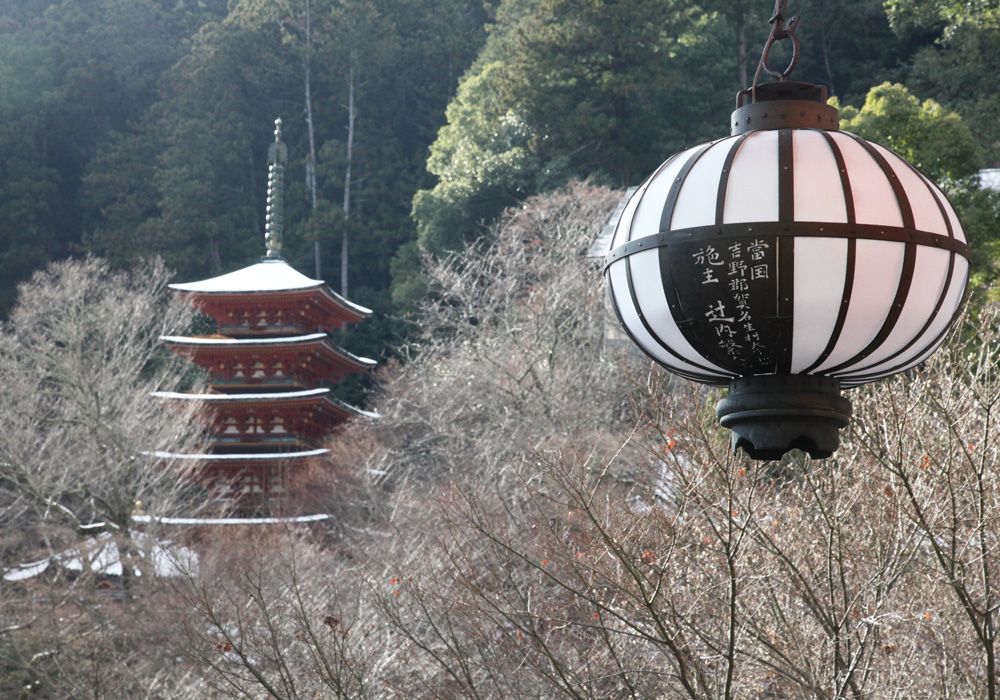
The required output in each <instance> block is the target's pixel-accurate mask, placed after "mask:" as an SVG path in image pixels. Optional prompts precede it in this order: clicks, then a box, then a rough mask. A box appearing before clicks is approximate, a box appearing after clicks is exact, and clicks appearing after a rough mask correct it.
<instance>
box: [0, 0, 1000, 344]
mask: <svg viewBox="0 0 1000 700" xmlns="http://www.w3.org/2000/svg"><path fill="white" fill-rule="evenodd" d="M976 7H977V8H980V9H975V8H972V9H970V8H967V7H965V5H959V4H953V3H951V2H948V1H946V0H939V1H938V2H934V3H928V2H915V1H914V0H896V1H894V2H889V3H883V2H882V0H840V1H838V2H829V0H793V2H792V4H791V7H790V8H789V9H790V11H791V12H794V13H797V14H799V15H801V16H802V21H801V24H800V28H799V30H798V34H799V36H800V37H801V40H802V47H803V51H802V57H801V61H800V64H799V68H798V70H797V72H796V74H795V77H796V78H798V79H804V80H811V81H814V82H821V83H824V84H826V85H828V86H830V88H831V91H832V94H834V95H836V96H838V98H839V99H840V101H841V104H842V105H854V106H856V107H859V108H860V107H861V106H862V105H863V103H864V101H865V98H866V95H867V93H868V91H869V89H871V88H872V87H875V86H877V85H880V84H882V83H883V82H886V81H889V82H893V83H899V84H903V85H906V86H908V87H909V89H910V91H911V92H912V94H913V95H914V96H916V97H917V98H918V99H919V100H920V101H921V102H922V101H924V100H927V99H933V100H935V101H936V102H937V103H939V104H940V105H941V106H942V107H943V108H944V113H947V112H948V111H950V110H955V111H956V112H957V113H958V115H960V116H961V117H962V120H963V123H964V124H966V125H967V127H968V128H969V129H970V130H971V132H972V134H973V136H974V139H975V146H974V149H973V150H974V151H975V153H974V157H972V158H968V159H966V161H965V163H966V166H967V168H966V169H967V170H969V169H974V168H976V167H979V166H980V165H985V166H989V165H997V164H1000V131H998V127H997V126H996V123H997V120H996V119H995V118H993V116H994V115H995V114H996V111H997V110H996V107H997V98H996V96H995V94H994V93H993V91H991V90H988V89H984V86H988V85H989V84H990V79H991V76H993V75H994V74H995V73H996V68H997V66H996V63H997V62H998V61H1000V58H998V56H1000V52H998V51H997V50H995V49H996V47H997V45H998V44H997V42H998V39H997V34H998V32H997V30H996V23H997V20H996V12H995V10H991V9H989V5H988V4H987V5H983V6H981V7H980V6H979V5H977V6H976ZM771 10H772V3H771V2H769V1H768V0H756V1H754V2H751V1H750V0H726V1H725V2H721V1H717V0H705V1H704V2H694V3H692V2H687V1H682V0H625V1H621V2H614V3H612V2H603V1H599V0H587V1H586V2H579V1H578V0H230V1H229V2H226V1H225V0H198V1H197V2H192V1H190V0H128V1H126V0H61V1H56V0H5V1H4V2H2V3H0V114H2V117H3V119H2V126H0V153H2V154H3V159H2V164H0V316H5V315H6V314H7V313H8V312H9V311H10V308H11V304H12V303H13V300H14V290H15V287H16V285H17V283H18V282H19V281H21V280H23V279H26V278H27V276H28V275H29V274H30V273H31V272H32V271H33V270H36V269H39V268H41V267H43V266H44V265H45V264H46V263H47V262H49V261H52V260H58V259H61V258H64V257H66V256H71V255H80V254H81V253H83V252H92V253H95V254H98V255H101V256H104V257H106V258H107V259H108V260H109V261H110V262H111V264H112V265H115V266H127V265H129V264H131V263H133V262H135V261H136V260H138V259H139V258H142V257H145V256H149V255H154V254H155V255H160V256H162V257H163V258H164V259H165V261H166V262H167V264H168V266H170V267H171V268H172V269H174V270H175V271H176V275H177V279H180V280H193V279H199V278H202V277H205V276H208V275H213V274H216V273H220V272H225V271H229V270H232V269H236V268H238V267H240V266H242V265H245V264H247V263H248V262H251V261H253V260H254V259H256V257H257V256H259V255H260V253H261V251H262V245H261V237H262V231H263V208H264V189H265V184H266V172H265V164H264V160H265V154H266V148H267V143H268V141H269V140H270V137H271V124H272V122H273V120H274V119H275V118H277V117H281V118H282V119H283V120H284V123H285V128H284V134H285V140H286V141H287V143H288V145H289V149H290V155H291V160H290V166H289V171H288V183H289V184H288V192H287V202H286V210H287V213H286V216H287V219H288V221H287V229H288V234H289V235H288V236H287V242H286V254H287V256H288V257H289V259H290V261H291V262H292V264H293V265H295V266H296V267H298V268H299V269H300V270H303V271H305V272H308V273H310V274H312V273H314V272H315V271H317V270H318V273H319V274H320V275H321V276H322V277H323V278H324V279H326V280H328V281H329V282H330V283H331V284H332V286H333V287H334V288H335V289H338V290H341V289H345V288H346V290H347V292H348V295H349V296H350V297H351V298H352V299H354V300H356V301H358V302H359V303H362V304H365V305H367V306H370V307H372V308H374V310H375V311H376V314H375V318H374V319H373V320H372V321H370V322H368V323H366V324H362V325H361V326H359V327H358V328H357V329H356V330H353V331H352V333H354V336H352V337H350V338H347V339H345V341H344V344H345V345H346V346H348V347H351V348H352V349H353V350H355V351H357V352H361V353H363V354H365V353H367V354H369V355H372V356H382V357H384V356H385V354H386V353H387V352H391V351H390V350H388V348H391V347H394V346H395V345H396V344H398V341H399V339H400V337H401V336H402V335H405V334H406V333H407V332H409V330H408V329H409V326H407V324H406V323H402V322H400V321H399V319H400V318H401V317H403V315H404V314H405V313H406V312H407V311H408V310H409V309H411V308H412V305H413V304H414V302H415V301H416V300H418V299H419V298H420V297H421V296H422V294H423V293H424V292H425V291H426V290H425V286H424V284H423V282H422V280H421V275H420V272H419V270H420V262H419V259H420V255H421V251H422V250H423V251H429V252H431V253H433V254H437V255H441V254H443V253H445V252H446V251H449V250H457V249H459V248H460V247H461V246H462V245H463V244H464V243H466V242H469V241H472V240H475V239H477V238H478V237H479V236H481V235H482V233H483V231H484V230H485V229H484V225H485V224H486V223H487V222H488V221H490V220H491V219H492V218H493V217H495V216H496V215H497V214H498V213H499V212H500V211H501V210H502V209H503V208H505V207H507V206H510V205H511V204H514V203H517V202H519V201H521V200H522V199H523V198H524V197H527V196H530V195H531V194H535V193H539V192H544V191H546V190H548V189H551V188H553V187H557V186H559V185H561V184H563V183H565V182H566V181H567V180H568V179H569V178H571V177H590V178H595V179H596V180H595V181H601V182H605V183H608V184H611V185H615V186H625V185H630V184H636V183H637V182H638V181H639V180H641V179H642V178H643V177H644V176H645V175H646V174H647V173H648V172H649V171H650V170H651V169H652V168H653V167H655V166H656V165H657V164H658V163H659V162H660V161H661V160H663V159H664V158H665V157H666V156H668V155H670V154H671V153H673V152H675V151H677V150H679V149H681V148H682V147H685V146H687V145H691V144H693V143H696V142H698V141H701V140H705V139H709V138H714V137H717V136H720V135H723V134H724V133H725V129H726V115H727V114H728V112H729V111H730V110H731V108H732V104H733V97H734V95H735V93H736V91H737V90H738V89H739V88H741V87H745V86H746V85H747V84H748V83H749V82H750V81H751V80H752V79H753V75H754V71H755V69H756V64H757V59H758V56H759V52H760V49H761V47H762V45H763V41H764V38H765V37H766V33H767V31H768V29H769V25H768V23H767V20H768V18H769V16H770V12H771ZM962 174H963V175H967V174H968V173H967V172H966V173H962ZM411 214H412V216H411ZM984 216H985V217H986V218H987V219H989V215H988V213H987V214H983V213H982V211H980V212H979V213H975V214H973V215H972V218H974V219H977V220H978V219H981V218H983V217H984ZM345 240H346V242H347V245H346V246H345V244H344V243H345ZM345 250H346V251H347V256H346V260H345V256H344V255H343V252H344V251H345ZM317 252H318V253H319V256H318V257H319V260H318V263H317V260H316V258H317ZM345 271H346V275H345V274H344V272H345Z"/></svg>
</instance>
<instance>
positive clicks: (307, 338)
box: [160, 333, 326, 347]
mask: <svg viewBox="0 0 1000 700" xmlns="http://www.w3.org/2000/svg"><path fill="white" fill-rule="evenodd" d="M323 338H326V333H308V334H306V335H292V336H288V337H285V338H198V337H194V336H186V335H161V336H160V340H162V341H163V342H165V343H177V344H179V345H207V346H213V345H214V346H216V347H240V346H245V345H296V344H298V343H311V342H313V341H316V340H322V339H323Z"/></svg>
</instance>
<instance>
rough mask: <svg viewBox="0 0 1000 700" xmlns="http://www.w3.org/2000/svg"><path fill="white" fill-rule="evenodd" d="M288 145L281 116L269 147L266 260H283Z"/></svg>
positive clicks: (265, 239) (265, 238)
mask: <svg viewBox="0 0 1000 700" xmlns="http://www.w3.org/2000/svg"><path fill="white" fill-rule="evenodd" d="M286 163H288V147H287V146H285V144H284V143H283V142H282V141H281V118H280V117H279V118H278V119H275V120H274V143H272V144H271V147H270V148H268V149H267V216H266V218H265V226H264V242H265V244H267V255H265V256H264V258H263V259H264V260H281V239H282V231H283V228H284V208H285V203H284V198H285V164H286Z"/></svg>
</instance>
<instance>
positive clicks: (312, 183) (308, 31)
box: [302, 0, 323, 280]
mask: <svg viewBox="0 0 1000 700" xmlns="http://www.w3.org/2000/svg"><path fill="white" fill-rule="evenodd" d="M305 35H306V36H305V39H306V50H305V53H304V54H303V55H302V72H303V75H304V76H305V79H304V82H305V84H304V88H305V96H306V130H307V131H308V132H309V162H308V163H306V186H307V187H308V188H309V193H310V195H312V214H313V217H314V220H315V216H316V207H317V206H318V204H319V196H318V194H317V191H316V190H317V187H316V126H315V122H314V120H313V106H312V5H311V3H310V0H306V16H305ZM313 255H314V257H315V258H316V279H318V280H319V279H323V278H322V277H321V276H320V272H321V270H320V243H319V232H318V231H317V232H316V240H315V242H314V243H313Z"/></svg>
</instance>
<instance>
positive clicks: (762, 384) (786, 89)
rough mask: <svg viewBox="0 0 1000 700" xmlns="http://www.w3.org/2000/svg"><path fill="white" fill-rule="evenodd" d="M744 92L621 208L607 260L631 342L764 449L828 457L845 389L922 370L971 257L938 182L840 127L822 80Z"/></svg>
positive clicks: (841, 421)
mask: <svg viewBox="0 0 1000 700" xmlns="http://www.w3.org/2000/svg"><path fill="white" fill-rule="evenodd" d="M754 92H755V93H756V100H755V101H754V102H752V103H750V104H742V102H743V101H748V100H747V98H748V97H749V96H750V91H744V92H743V93H741V94H740V98H739V100H740V101H739V102H738V105H737V110H736V111H735V112H734V113H733V118H732V135H731V136H730V137H728V138H724V139H720V140H718V141H713V142H711V143H706V144H702V145H699V146H695V147H694V148H690V149H688V150H686V151H683V152H681V153H679V154H677V155H675V156H673V157H672V158H670V159H669V160H668V161H666V162H665V163H664V164H663V165H661V166H660V168H659V169H658V170H657V171H656V172H655V173H653V174H652V175H651V176H650V177H649V178H647V180H646V181H645V182H644V183H643V184H642V185H641V186H640V187H639V188H638V189H637V191H636V192H635V194H634V195H633V196H632V197H631V199H630V200H629V202H628V204H627V206H626V207H625V209H624V211H623V213H622V216H621V219H620V221H619V223H618V226H617V229H616V231H615V235H614V239H613V243H612V249H611V252H610V253H609V254H608V256H607V258H606V261H605V275H606V278H607V281H608V285H609V289H610V293H611V298H612V301H613V305H614V307H615V310H616V312H617V314H618V317H619V320H620V321H621V323H622V325H623V326H624V328H625V330H626V332H627V333H628V334H629V336H630V337H631V338H632V340H633V341H634V342H635V343H636V344H637V345H638V346H639V347H640V348H641V349H642V350H643V351H645V352H646V354H648V355H649V356H650V357H652V358H653V359H654V360H656V361H657V362H658V363H660V364H661V365H663V366H664V367H666V368H667V369H669V370H671V371H672V372H675V373H677V374H679V375H681V376H683V377H686V378H688V379H692V380H695V381H699V382H704V383H706V384H711V385H717V386H726V385H728V386H729V389H730V393H729V397H728V398H726V399H723V400H722V401H720V402H719V405H718V415H719V418H720V422H721V423H722V425H723V426H726V427H728V428H731V429H732V430H733V447H734V449H736V448H744V449H745V450H746V451H747V453H748V454H749V455H750V456H751V457H752V458H755V459H776V458H778V457H780V456H781V455H782V454H784V453H785V452H787V451H788V450H790V449H793V448H800V449H803V450H805V451H807V452H809V453H810V454H811V455H812V456H813V457H817V458H821V457H827V456H829V455H830V454H832V453H833V452H834V451H835V450H836V448H837V445H838V442H839V438H838V430H839V428H841V427H843V426H844V425H846V424H847V421H848V419H849V418H850V413H851V407H850V402H849V401H848V400H847V399H846V398H844V397H842V396H841V395H840V390H841V387H844V388H849V387H854V386H858V385H860V384H864V383H866V382H871V381H875V380H878V379H882V378H884V377H888V376H890V375H892V374H895V373H897V372H902V371H904V370H907V369H909V368H911V367H914V366H916V365H918V364H920V363H921V362H922V361H923V360H925V359H926V358H927V357H928V356H929V355H930V354H931V353H932V352H934V350H935V349H936V348H937V347H938V346H939V345H940V344H941V342H942V340H943V339H944V336H945V334H946V332H947V331H948V329H949V328H950V327H951V325H952V323H953V321H954V319H955V317H956V315H957V314H958V311H959V309H960V307H961V304H962V301H963V298H964V296H965V290H966V285H967V282H968V276H969V250H968V245H967V241H966V237H965V233H964V232H963V230H962V225H961V223H960V222H959V219H958V216H957V215H956V213H955V210H954V209H953V207H952V206H951V204H950V203H949V202H948V199H947V198H946V197H945V195H944V194H943V193H942V192H941V190H940V189H939V188H938V187H937V186H936V185H935V184H934V183H932V182H931V181H930V180H928V179H927V177H925V176H924V175H923V174H922V173H920V172H919V171H918V170H917V169H916V168H915V167H914V166H912V165H910V164H909V163H908V162H906V161H905V160H904V159H903V158H901V157H900V156H899V155H897V154H896V153H894V152H892V151H890V150H888V149H886V148H884V147H882V146H879V145H876V144H873V143H870V142H868V141H866V140H864V139H862V138H860V137H858V136H855V135H853V134H850V133H847V132H844V131H840V130H839V129H838V124H839V119H838V114H837V111H836V110H835V109H834V108H833V107H830V106H829V105H827V104H826V94H825V93H826V91H825V88H820V87H817V86H814V85H808V84H804V83H791V82H779V83H770V84H766V85H760V86H757V87H756V88H755V91H754Z"/></svg>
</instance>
